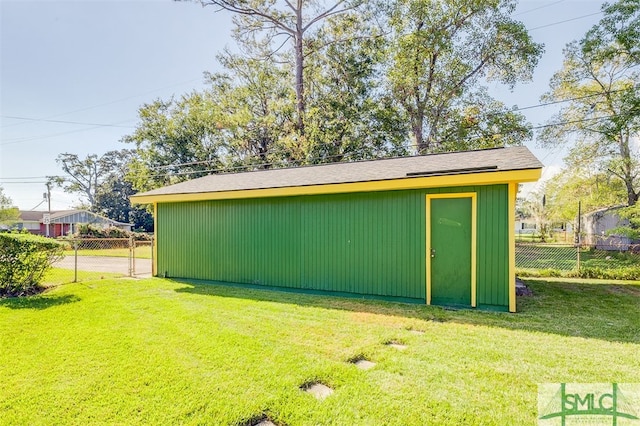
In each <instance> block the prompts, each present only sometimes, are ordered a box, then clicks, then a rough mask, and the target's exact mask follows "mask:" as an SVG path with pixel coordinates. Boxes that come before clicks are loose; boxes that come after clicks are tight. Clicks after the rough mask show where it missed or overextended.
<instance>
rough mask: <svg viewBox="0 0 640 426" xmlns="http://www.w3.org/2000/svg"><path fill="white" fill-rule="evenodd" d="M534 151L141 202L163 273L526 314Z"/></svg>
mask: <svg viewBox="0 0 640 426" xmlns="http://www.w3.org/2000/svg"><path fill="white" fill-rule="evenodd" d="M541 169H542V164H541V163H540V162H539V161H538V160H537V159H536V158H535V157H534V156H533V155H532V154H531V152H529V150H528V149H527V148H526V147H512V148H498V149H488V150H480V151H472V152H458V153H447V154H437V155H424V156H415V157H405V158H394V159H384V160H372V161H360V162H352V163H334V164H327V165H317V166H306V167H298V168H287V169H271V170H262V171H253V172H245V173H236V174H217V175H210V176H206V177H203V178H199V179H194V180H191V181H188V182H183V183H179V184H176V185H172V186H167V187H164V188H160V189H156V190H153V191H149V192H145V193H141V194H136V195H135V196H133V197H131V200H132V201H133V202H136V203H152V204H153V205H154V211H155V215H154V217H155V220H156V224H155V225H156V226H155V230H156V239H155V241H156V246H155V250H156V256H154V262H155V264H154V274H156V275H160V276H168V277H176V278H191V279H199V280H209V281H218V282H230V283H242V284H247V285H252V286H259V287H260V286H261V287H267V288H272V287H278V288H285V289H288V290H292V291H301V292H322V293H325V294H334V295H343V296H353V297H360V298H361V297H370V298H382V299H387V300H397V301H404V302H414V303H427V304H438V305H454V306H462V307H477V308H483V309H494V310H503V311H507V310H508V311H511V312H515V310H516V299H515V296H516V295H515V202H516V193H517V190H518V184H519V183H521V182H532V181H536V180H537V179H539V177H540V173H541Z"/></svg>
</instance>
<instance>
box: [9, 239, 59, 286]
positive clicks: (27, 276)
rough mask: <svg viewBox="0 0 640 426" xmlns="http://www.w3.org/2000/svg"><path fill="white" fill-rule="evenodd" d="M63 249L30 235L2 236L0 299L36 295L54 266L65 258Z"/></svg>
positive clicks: (46, 240) (50, 240)
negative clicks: (44, 277)
mask: <svg viewBox="0 0 640 426" xmlns="http://www.w3.org/2000/svg"><path fill="white" fill-rule="evenodd" d="M63 250H64V245H63V244H61V243H59V242H58V241H55V240H52V239H50V238H44V237H39V236H37V235H30V234H11V233H9V234H4V233H3V234H0V296H24V295H28V294H33V293H36V292H37V291H38V290H39V289H40V281H41V280H42V276H43V275H44V273H45V272H46V271H47V269H49V268H50V267H51V264H52V263H54V262H56V261H58V260H59V259H61V258H62V257H63Z"/></svg>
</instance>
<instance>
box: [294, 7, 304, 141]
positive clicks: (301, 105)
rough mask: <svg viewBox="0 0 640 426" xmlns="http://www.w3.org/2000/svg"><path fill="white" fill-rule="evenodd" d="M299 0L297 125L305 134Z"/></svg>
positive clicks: (296, 40)
mask: <svg viewBox="0 0 640 426" xmlns="http://www.w3.org/2000/svg"><path fill="white" fill-rule="evenodd" d="M300 3H301V2H299V5H298V8H297V10H296V34H295V40H294V41H295V55H296V112H297V115H298V117H297V127H298V132H299V134H300V136H304V113H305V102H304V75H303V72H304V54H303V53H304V52H303V46H302V36H303V31H304V29H303V26H302V5H301V4H300Z"/></svg>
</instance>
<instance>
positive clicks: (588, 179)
mask: <svg viewBox="0 0 640 426" xmlns="http://www.w3.org/2000/svg"><path fill="white" fill-rule="evenodd" d="M544 192H545V195H546V198H547V200H548V203H547V206H548V210H549V216H550V217H551V218H552V220H553V221H554V222H571V223H573V224H574V225H576V224H577V217H578V204H579V203H580V204H581V206H582V213H583V214H584V213H587V212H590V211H594V210H598V209H601V208H604V207H609V206H613V205H617V204H620V200H621V199H624V185H622V182H621V181H620V180H619V179H616V178H614V177H612V176H611V175H610V174H608V173H602V172H599V171H598V170H594V169H591V168H589V167H586V168H576V167H572V168H565V169H563V170H562V171H561V172H560V173H558V174H557V175H555V176H554V177H553V178H551V179H550V180H549V181H548V182H546V184H545V189H544Z"/></svg>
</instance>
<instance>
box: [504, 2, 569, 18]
mask: <svg viewBox="0 0 640 426" xmlns="http://www.w3.org/2000/svg"><path fill="white" fill-rule="evenodd" d="M564 1H565V0H559V1H557V2H555V3H551V4H545V5H543V6H538V7H534V8H533V9H529V10H525V11H522V12H518V13H516V14H515V15H512V16H520V15H524V14H525V13H529V12H533V11H534V10H540V9H544V8H545V7H550V6H554V5H556V4H558V3H563V2H564Z"/></svg>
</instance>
